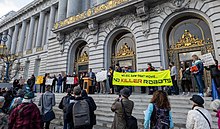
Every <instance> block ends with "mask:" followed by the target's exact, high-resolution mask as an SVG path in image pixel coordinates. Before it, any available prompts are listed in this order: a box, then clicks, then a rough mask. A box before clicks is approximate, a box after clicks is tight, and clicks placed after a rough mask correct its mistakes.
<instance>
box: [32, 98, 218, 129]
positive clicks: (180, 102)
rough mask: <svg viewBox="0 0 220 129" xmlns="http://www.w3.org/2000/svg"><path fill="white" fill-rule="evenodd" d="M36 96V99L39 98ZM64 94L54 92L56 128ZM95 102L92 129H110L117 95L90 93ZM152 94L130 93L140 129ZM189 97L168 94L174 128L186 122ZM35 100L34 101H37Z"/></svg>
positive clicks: (208, 105)
mask: <svg viewBox="0 0 220 129" xmlns="http://www.w3.org/2000/svg"><path fill="white" fill-rule="evenodd" d="M39 96H40V95H38V97H37V99H36V100H37V101H38V99H39ZM63 96H65V94H56V103H57V104H56V106H55V107H54V111H55V114H56V119H55V120H53V121H52V125H57V126H55V127H56V129H60V128H62V124H63V120H62V119H63V113H62V111H61V110H60V109H59V108H58V105H59V102H60V101H61V99H62V97H63ZM91 96H92V97H93V99H94V100H95V102H96V104H97V110H96V111H95V114H96V116H97V125H96V126H94V129H110V127H111V124H112V121H113V117H114V113H113V112H112V111H111V105H112V103H113V102H114V100H115V98H117V97H118V96H117V95H91ZM151 97H152V96H149V95H132V96H131V97H130V99H131V100H132V101H134V104H135V107H134V110H133V116H135V117H136V118H137V119H138V125H139V128H140V129H143V122H144V111H145V110H146V109H147V105H148V104H149V102H150V100H151ZM189 98H190V97H182V96H170V97H169V99H170V102H171V107H172V109H171V111H172V115H173V120H174V124H175V128H176V129H184V128H185V123H186V117H187V113H188V111H189V110H190V109H191V107H192V104H191V101H190V100H189ZM204 99H205V102H206V103H205V107H206V109H208V110H209V111H210V112H211V114H212V118H213V129H217V128H218V126H217V118H216V117H215V113H214V112H212V111H211V109H210V103H211V98H204ZM37 101H36V102H37Z"/></svg>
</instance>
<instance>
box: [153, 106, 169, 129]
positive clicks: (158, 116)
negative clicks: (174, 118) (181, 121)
mask: <svg viewBox="0 0 220 129" xmlns="http://www.w3.org/2000/svg"><path fill="white" fill-rule="evenodd" d="M153 106H154V109H153V113H152V116H151V129H169V128H170V116H169V112H170V110H169V109H160V108H158V107H157V106H156V105H155V104H153Z"/></svg>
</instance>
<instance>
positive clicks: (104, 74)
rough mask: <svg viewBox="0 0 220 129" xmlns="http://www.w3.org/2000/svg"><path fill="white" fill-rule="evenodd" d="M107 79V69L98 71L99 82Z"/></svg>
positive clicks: (97, 79)
mask: <svg viewBox="0 0 220 129" xmlns="http://www.w3.org/2000/svg"><path fill="white" fill-rule="evenodd" d="M105 80H107V70H105V71H101V72H98V73H97V74H96V81H97V82H102V81H105Z"/></svg>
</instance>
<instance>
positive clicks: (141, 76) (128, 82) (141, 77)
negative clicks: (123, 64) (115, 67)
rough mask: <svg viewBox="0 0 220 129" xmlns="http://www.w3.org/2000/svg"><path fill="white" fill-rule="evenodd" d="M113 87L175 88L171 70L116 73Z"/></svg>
mask: <svg viewBox="0 0 220 129" xmlns="http://www.w3.org/2000/svg"><path fill="white" fill-rule="evenodd" d="M113 85H118V86H173V83H172V79H171V76H170V71H169V70H164V71H158V72H133V73H119V72H114V75H113Z"/></svg>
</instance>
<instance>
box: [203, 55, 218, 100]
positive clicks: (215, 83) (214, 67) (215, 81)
mask: <svg viewBox="0 0 220 129" xmlns="http://www.w3.org/2000/svg"><path fill="white" fill-rule="evenodd" d="M214 60H215V65H211V66H208V67H207V66H205V69H206V70H209V71H210V72H211V78H212V82H213V83H212V91H213V92H212V97H213V100H215V99H220V96H219V94H220V70H219V69H218V61H217V60H216V59H214ZM216 90H217V92H218V94H217V96H216V94H214V93H215V92H216Z"/></svg>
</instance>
